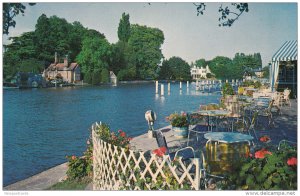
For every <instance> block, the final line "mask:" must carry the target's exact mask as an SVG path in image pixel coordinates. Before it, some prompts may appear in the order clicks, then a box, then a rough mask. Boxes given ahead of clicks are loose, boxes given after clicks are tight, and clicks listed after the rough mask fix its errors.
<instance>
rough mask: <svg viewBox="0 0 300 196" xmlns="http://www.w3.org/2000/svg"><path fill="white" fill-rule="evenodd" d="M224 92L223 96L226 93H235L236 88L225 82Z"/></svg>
mask: <svg viewBox="0 0 300 196" xmlns="http://www.w3.org/2000/svg"><path fill="white" fill-rule="evenodd" d="M222 93H223V97H225V96H226V95H234V90H233V88H232V86H231V85H230V84H229V83H225V84H224V85H223V86H222Z"/></svg>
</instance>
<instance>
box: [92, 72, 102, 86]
mask: <svg viewBox="0 0 300 196" xmlns="http://www.w3.org/2000/svg"><path fill="white" fill-rule="evenodd" d="M100 82H101V74H100V71H99V70H95V71H94V72H93V74H92V85H98V84H100Z"/></svg>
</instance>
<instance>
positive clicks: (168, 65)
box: [159, 57, 191, 81]
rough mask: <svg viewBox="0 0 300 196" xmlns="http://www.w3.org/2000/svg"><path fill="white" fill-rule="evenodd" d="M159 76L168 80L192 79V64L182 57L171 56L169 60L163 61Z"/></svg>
mask: <svg viewBox="0 0 300 196" xmlns="http://www.w3.org/2000/svg"><path fill="white" fill-rule="evenodd" d="M159 78H160V79H166V80H185V81H186V80H191V73H190V66H189V64H188V63H187V62H186V61H184V60H183V59H181V58H180V57H171V58H170V59H169V60H166V61H163V63H162V67H161V69H160V73H159Z"/></svg>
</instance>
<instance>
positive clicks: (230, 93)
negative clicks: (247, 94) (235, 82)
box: [221, 83, 237, 110]
mask: <svg viewBox="0 0 300 196" xmlns="http://www.w3.org/2000/svg"><path fill="white" fill-rule="evenodd" d="M222 94H223V97H222V99H221V105H225V107H226V108H227V109H229V110H231V109H232V103H233V102H236V101H237V96H236V95H235V93H234V90H233V88H232V86H231V85H230V84H229V83H225V84H224V85H223V87H222Z"/></svg>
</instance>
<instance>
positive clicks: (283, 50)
mask: <svg viewBox="0 0 300 196" xmlns="http://www.w3.org/2000/svg"><path fill="white" fill-rule="evenodd" d="M297 56H298V41H297V40H294V41H286V42H285V43H284V44H283V45H282V46H281V47H280V49H279V50H278V51H277V52H276V53H275V54H274V55H273V57H272V61H294V60H297Z"/></svg>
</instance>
